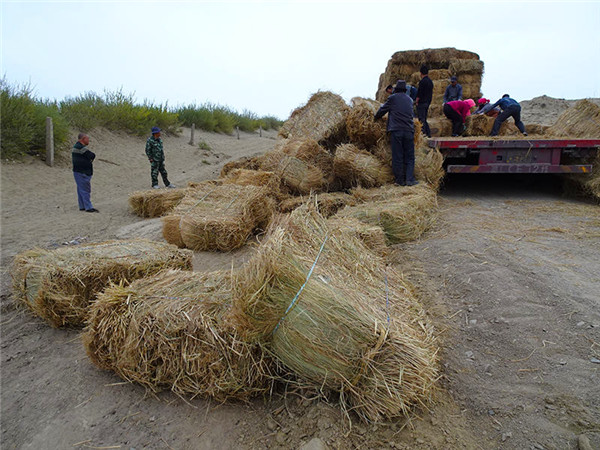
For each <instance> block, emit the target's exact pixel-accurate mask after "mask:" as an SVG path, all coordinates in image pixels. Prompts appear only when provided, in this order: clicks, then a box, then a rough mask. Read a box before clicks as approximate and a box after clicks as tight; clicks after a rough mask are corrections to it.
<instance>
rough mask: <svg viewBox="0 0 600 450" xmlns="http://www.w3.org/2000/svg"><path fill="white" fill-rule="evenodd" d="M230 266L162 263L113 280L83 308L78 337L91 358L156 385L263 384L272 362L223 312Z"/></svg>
mask: <svg viewBox="0 0 600 450" xmlns="http://www.w3.org/2000/svg"><path fill="white" fill-rule="evenodd" d="M231 290H232V287H231V273H230V272H228V271H222V272H212V273H195V272H181V271H175V270H170V271H164V272H161V273H159V274H157V275H155V276H153V277H148V278H144V279H141V280H137V281H135V282H134V283H132V284H131V285H129V286H123V285H118V284H113V285H111V286H110V287H109V288H107V289H106V290H105V291H104V292H102V293H101V294H100V295H99V296H98V300H97V302H95V304H94V305H93V307H92V308H91V310H90V317H89V320H88V324H87V327H86V330H85V334H84V335H83V342H84V346H85V349H86V351H87V354H88V356H89V357H90V359H91V360H92V362H93V363H94V364H95V365H96V366H98V367H100V368H102V369H107V370H113V371H115V372H116V373H117V374H118V375H119V376H120V377H121V378H123V379H124V380H127V381H129V382H136V383H140V384H142V385H144V386H146V387H147V388H148V389H150V390H152V391H154V392H156V391H159V390H161V389H169V390H171V391H173V392H176V393H178V394H182V395H185V394H189V395H191V396H198V395H199V396H202V397H210V398H214V399H216V400H218V401H225V400H227V399H242V400H246V399H248V398H250V397H253V396H256V395H259V394H263V393H265V392H266V391H267V390H268V388H269V379H268V377H267V375H268V373H269V371H270V366H271V365H272V363H271V362H270V359H269V358H268V357H266V356H265V354H264V352H263V351H262V350H261V348H260V346H259V345H256V344H248V343H245V342H243V341H241V340H240V338H239V337H238V334H237V332H236V331H235V329H233V328H232V327H231V326H230V325H228V323H229V320H228V319H227V317H228V315H229V314H230V310H231V301H232V297H231Z"/></svg>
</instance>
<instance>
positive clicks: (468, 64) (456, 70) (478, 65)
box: [448, 58, 483, 81]
mask: <svg viewBox="0 0 600 450" xmlns="http://www.w3.org/2000/svg"><path fill="white" fill-rule="evenodd" d="M448 72H450V75H451V76H452V75H453V76H456V77H458V76H461V77H462V75H463V74H478V75H479V81H480V80H481V74H483V61H480V60H479V58H477V59H473V58H469V59H458V58H453V59H451V60H450V61H449V64H448Z"/></svg>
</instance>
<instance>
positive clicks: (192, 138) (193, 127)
mask: <svg viewBox="0 0 600 450" xmlns="http://www.w3.org/2000/svg"><path fill="white" fill-rule="evenodd" d="M195 130H196V124H195V123H193V124H192V137H191V139H190V145H194V131H195Z"/></svg>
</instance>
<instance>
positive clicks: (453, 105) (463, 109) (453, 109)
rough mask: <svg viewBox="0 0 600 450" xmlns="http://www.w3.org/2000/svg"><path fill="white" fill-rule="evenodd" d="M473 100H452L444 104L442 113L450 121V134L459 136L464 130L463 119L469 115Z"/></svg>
mask: <svg viewBox="0 0 600 450" xmlns="http://www.w3.org/2000/svg"><path fill="white" fill-rule="evenodd" d="M474 106H475V102H474V101H473V100H471V99H470V98H468V99H466V100H454V101H451V102H448V103H446V104H445V105H444V115H445V116H446V117H447V118H448V119H450V120H451V121H452V136H459V135H461V134H462V133H463V131H464V124H465V119H466V118H467V116H469V115H471V108H473V107H474Z"/></svg>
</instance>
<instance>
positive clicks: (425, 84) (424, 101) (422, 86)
mask: <svg viewBox="0 0 600 450" xmlns="http://www.w3.org/2000/svg"><path fill="white" fill-rule="evenodd" d="M420 73H421V81H419V87H418V89H417V98H416V99H415V104H416V105H417V118H418V119H419V121H420V122H421V123H422V124H423V128H422V132H423V134H424V135H425V136H427V137H431V130H430V129H429V124H428V123H427V112H428V111H429V105H430V104H431V99H432V97H433V81H431V79H430V78H429V68H428V67H427V66H426V65H425V64H423V65H422V66H421V69H420Z"/></svg>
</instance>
